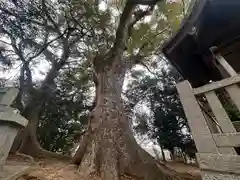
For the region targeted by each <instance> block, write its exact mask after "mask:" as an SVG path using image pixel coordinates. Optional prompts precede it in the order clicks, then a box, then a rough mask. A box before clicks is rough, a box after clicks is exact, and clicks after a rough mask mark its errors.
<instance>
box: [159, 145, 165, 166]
mask: <svg viewBox="0 0 240 180" xmlns="http://www.w3.org/2000/svg"><path fill="white" fill-rule="evenodd" d="M160 148H161V152H162V161H163V162H165V161H166V156H165V153H164V150H163V147H162V146H161V145H160Z"/></svg>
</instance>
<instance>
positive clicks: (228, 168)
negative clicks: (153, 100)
mask: <svg viewBox="0 0 240 180" xmlns="http://www.w3.org/2000/svg"><path fill="white" fill-rule="evenodd" d="M238 83H240V75H236V76H233V77H230V78H226V79H224V80H221V81H218V82H213V83H211V84H207V85H205V86H202V87H199V88H195V89H194V88H192V87H191V85H190V83H189V82H188V81H183V82H181V83H179V84H178V85H177V90H178V93H179V96H180V100H181V102H182V105H183V108H184V111H185V115H186V118H187V120H188V123H189V127H190V129H191V132H192V135H193V138H194V141H195V144H196V147H197V150H198V154H197V158H198V162H199V165H200V167H201V169H203V170H207V171H209V170H211V171H218V172H224V173H226V172H227V173H235V174H240V156H238V154H237V152H236V150H235V148H237V147H240V132H237V130H236V129H235V127H234V124H233V123H232V122H231V119H230V118H229V116H228V113H227V112H226V110H225V108H224V106H223V104H222V103H221V101H220V99H219V97H218V95H217V93H216V91H219V90H225V91H226V92H227V94H228V96H229V98H230V101H232V103H233V104H235V106H236V108H237V109H238V111H240V88H239V86H238ZM199 97H201V98H202V99H204V100H206V102H207V104H208V107H210V110H211V114H212V116H211V115H208V116H207V115H206V113H205V111H204V109H203V108H202V106H201V102H200V101H199ZM209 116H211V117H209Z"/></svg>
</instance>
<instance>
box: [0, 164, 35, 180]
mask: <svg viewBox="0 0 240 180" xmlns="http://www.w3.org/2000/svg"><path fill="white" fill-rule="evenodd" d="M29 169H30V166H28V165H5V166H4V168H3V171H2V172H0V179H1V180H15V179H16V178H18V177H20V176H22V175H23V174H25V173H26V172H27V171H28V170H29Z"/></svg>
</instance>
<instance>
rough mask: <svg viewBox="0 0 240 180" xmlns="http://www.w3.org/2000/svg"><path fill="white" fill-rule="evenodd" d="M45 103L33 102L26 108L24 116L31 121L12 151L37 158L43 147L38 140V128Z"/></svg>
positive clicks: (21, 132)
mask: <svg viewBox="0 0 240 180" xmlns="http://www.w3.org/2000/svg"><path fill="white" fill-rule="evenodd" d="M43 104H44V101H40V102H37V103H36V102H35V101H31V102H30V103H29V105H28V106H27V107H26V109H25V110H24V112H23V113H22V115H23V116H24V117H25V118H26V119H28V120H29V122H28V125H27V127H26V128H25V129H22V130H21V131H20V132H19V133H18V136H17V137H16V139H15V142H14V145H13V148H14V149H13V148H12V151H13V150H15V151H19V152H20V153H24V154H27V155H31V156H36V154H38V152H39V150H40V149H41V146H40V144H39V142H38V140H37V127H38V122H39V116H40V112H41V109H42V107H43Z"/></svg>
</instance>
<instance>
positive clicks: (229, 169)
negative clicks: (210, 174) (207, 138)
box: [197, 153, 240, 174]
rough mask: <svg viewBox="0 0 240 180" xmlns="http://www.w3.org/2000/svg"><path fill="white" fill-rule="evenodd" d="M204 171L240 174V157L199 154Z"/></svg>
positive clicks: (200, 164) (198, 157) (199, 160)
mask: <svg viewBox="0 0 240 180" xmlns="http://www.w3.org/2000/svg"><path fill="white" fill-rule="evenodd" d="M197 159H198V163H199V166H200V168H201V169H202V170H209V171H217V172H222V173H234V174H240V156H237V155H221V154H201V153H197Z"/></svg>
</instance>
